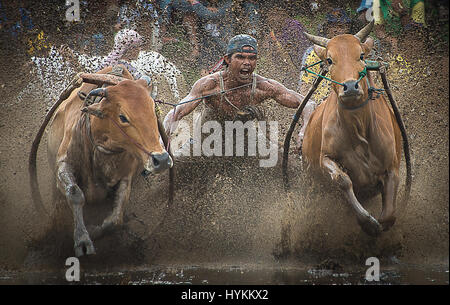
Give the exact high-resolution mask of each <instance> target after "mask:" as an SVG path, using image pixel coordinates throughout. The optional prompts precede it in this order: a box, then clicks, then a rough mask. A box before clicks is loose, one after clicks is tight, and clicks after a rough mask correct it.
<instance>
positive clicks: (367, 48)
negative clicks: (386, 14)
mask: <svg viewBox="0 0 450 305" xmlns="http://www.w3.org/2000/svg"><path fill="white" fill-rule="evenodd" d="M362 47H363V49H364V53H366V54H369V53H370V51H372V48H373V39H372V38H371V37H368V38H367V39H366V42H364V43H363V44H362Z"/></svg>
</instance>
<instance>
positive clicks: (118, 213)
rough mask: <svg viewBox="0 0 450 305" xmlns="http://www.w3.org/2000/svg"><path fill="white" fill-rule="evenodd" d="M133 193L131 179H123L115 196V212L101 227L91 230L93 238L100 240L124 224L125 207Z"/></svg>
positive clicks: (113, 211)
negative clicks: (131, 192)
mask: <svg viewBox="0 0 450 305" xmlns="http://www.w3.org/2000/svg"><path fill="white" fill-rule="evenodd" d="M130 191H131V179H123V180H121V181H120V182H119V185H118V188H117V190H116V192H115V194H114V203H113V210H112V212H111V214H110V215H109V216H108V217H106V218H105V220H104V221H103V223H102V225H101V226H95V227H93V228H92V229H91V230H90V233H91V237H92V238H93V239H98V238H100V237H102V236H103V235H104V234H105V233H107V232H110V231H112V230H114V229H116V228H118V227H120V226H121V225H122V224H123V207H124V204H125V202H128V200H129V198H130Z"/></svg>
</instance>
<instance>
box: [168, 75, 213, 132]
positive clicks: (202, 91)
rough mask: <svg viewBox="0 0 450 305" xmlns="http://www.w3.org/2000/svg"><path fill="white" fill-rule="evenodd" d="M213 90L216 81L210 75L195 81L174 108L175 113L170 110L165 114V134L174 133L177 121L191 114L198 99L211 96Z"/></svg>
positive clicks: (198, 102)
mask: <svg viewBox="0 0 450 305" xmlns="http://www.w3.org/2000/svg"><path fill="white" fill-rule="evenodd" d="M215 88H216V81H215V79H214V78H213V77H212V76H211V75H207V76H205V77H202V78H201V79H199V80H198V81H196V82H195V84H194V86H192V89H191V91H190V92H189V94H188V95H187V96H186V97H185V98H183V99H182V100H181V101H180V104H181V105H179V106H177V107H175V111H173V110H171V111H170V112H169V113H168V114H167V118H166V119H165V121H168V123H169V125H168V126H165V127H166V132H167V133H168V134H169V135H170V134H171V133H172V132H173V131H175V129H176V127H177V123H178V121H179V120H181V119H182V118H183V117H185V116H186V115H188V114H189V113H191V112H192V111H193V110H194V109H195V108H197V106H198V105H199V104H200V102H201V100H200V99H199V98H201V97H202V96H205V95H208V94H211V93H212V92H213V91H214V89H215ZM195 99H198V100H195ZM192 100H194V101H192ZM186 102H187V103H186Z"/></svg>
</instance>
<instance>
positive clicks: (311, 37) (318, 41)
mask: <svg viewBox="0 0 450 305" xmlns="http://www.w3.org/2000/svg"><path fill="white" fill-rule="evenodd" d="M304 33H305V35H306V37H307V38H308V39H309V40H310V41H311V42H312V43H314V44H316V45H318V46H321V47H324V48H326V47H327V44H328V41H330V40H329V39H328V38H325V37H320V36H314V35H311V34H308V33H306V32H304Z"/></svg>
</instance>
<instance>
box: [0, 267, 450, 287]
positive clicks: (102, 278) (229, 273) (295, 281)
mask: <svg viewBox="0 0 450 305" xmlns="http://www.w3.org/2000/svg"><path fill="white" fill-rule="evenodd" d="M67 283H68V282H67V281H66V280H65V270H61V271H56V272H55V271H53V272H51V271H36V272H29V271H26V272H10V271H0V285H5V284H6V285H8V284H13V285H15V284H44V285H47V284H67ZM77 284H87V285H186V284H188V285H191V284H192V285H372V284H381V285H405V284H406V285H409V284H413V285H436V284H440V285H443V284H444V285H448V284H449V271H448V266H417V265H414V266H413V265H395V266H390V267H387V268H381V270H380V281H379V282H368V281H366V280H365V270H364V269H360V270H351V271H349V270H345V271H332V270H326V269H314V268H307V267H286V266H277V267H276V268H275V267H273V268H272V267H269V268H268V267H262V266H260V268H258V267H240V266H228V267H221V268H211V267H201V266H152V267H142V268H135V269H133V270H114V271H111V270H108V271H98V270H88V271H83V270H82V271H81V280H80V282H78V283H77Z"/></svg>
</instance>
